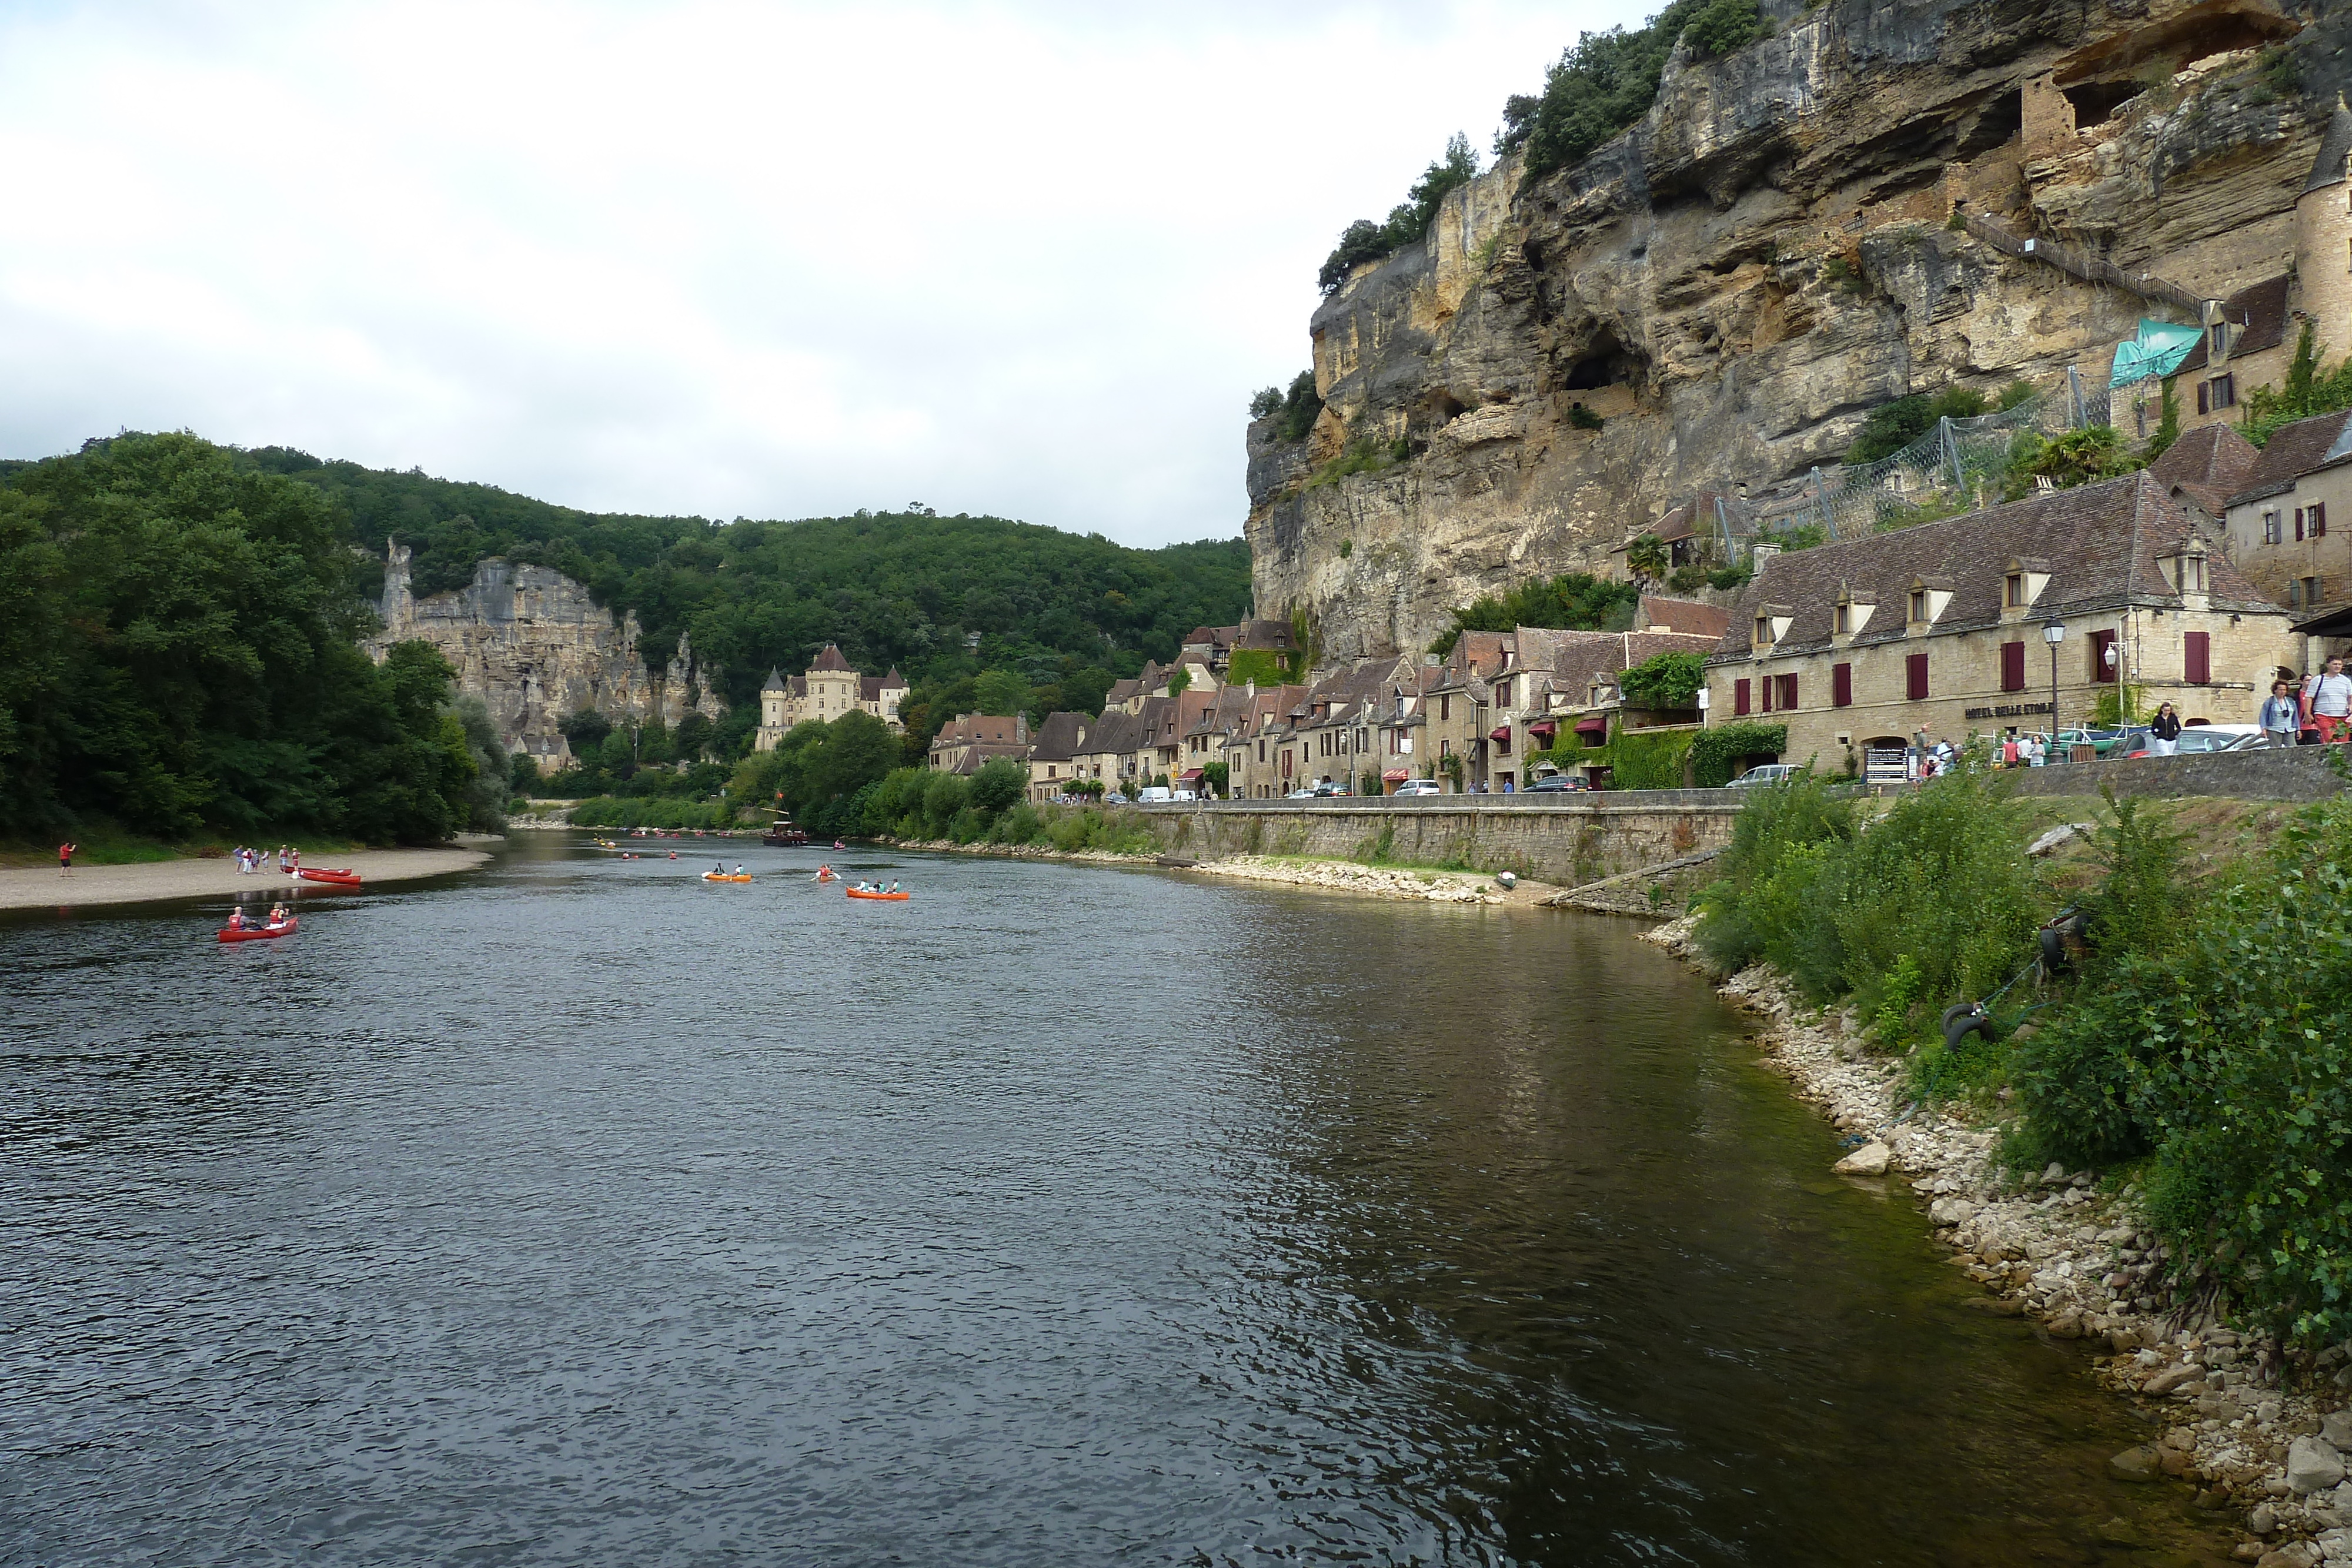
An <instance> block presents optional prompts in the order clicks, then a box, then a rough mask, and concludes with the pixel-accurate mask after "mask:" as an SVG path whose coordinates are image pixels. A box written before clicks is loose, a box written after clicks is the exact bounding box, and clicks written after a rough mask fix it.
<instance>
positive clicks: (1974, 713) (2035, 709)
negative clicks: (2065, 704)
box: [1960, 703, 2050, 718]
mask: <svg viewBox="0 0 2352 1568" xmlns="http://www.w3.org/2000/svg"><path fill="white" fill-rule="evenodd" d="M2049 711H2050V705H2049V704H2048V703H2010V704H2007V705H2005V706H2000V707H1972V708H1969V710H1968V711H1967V712H1965V713H1963V714H1962V715H1960V716H1961V717H1962V718H2024V717H2026V716H2029V715H2032V714H2037V713H2048V712H2049Z"/></svg>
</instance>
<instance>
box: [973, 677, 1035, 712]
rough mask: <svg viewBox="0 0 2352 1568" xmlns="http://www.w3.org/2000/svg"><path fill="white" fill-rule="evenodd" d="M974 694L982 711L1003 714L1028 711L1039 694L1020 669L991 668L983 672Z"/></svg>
mask: <svg viewBox="0 0 2352 1568" xmlns="http://www.w3.org/2000/svg"><path fill="white" fill-rule="evenodd" d="M972 695H973V696H974V698H975V700H977V701H978V702H979V704H980V711H981V712H982V713H986V714H996V715H999V716H1003V715H1007V714H1016V713H1026V712H1027V711H1028V710H1029V706H1030V705H1031V704H1032V703H1033V702H1034V701H1035V700H1036V695H1037V694H1036V691H1035V689H1034V687H1032V686H1031V685H1030V684H1029V680H1028V677H1027V676H1025V675H1024V674H1021V672H1020V671H1018V670H989V671H986V672H984V673H982V675H981V677H980V679H979V681H978V682H977V684H976V685H975V686H974V689H973V694H972Z"/></svg>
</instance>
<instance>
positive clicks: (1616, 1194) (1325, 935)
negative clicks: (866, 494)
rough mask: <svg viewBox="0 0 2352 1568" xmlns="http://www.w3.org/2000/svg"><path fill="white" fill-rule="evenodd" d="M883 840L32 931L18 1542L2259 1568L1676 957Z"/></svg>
mask: <svg viewBox="0 0 2352 1568" xmlns="http://www.w3.org/2000/svg"><path fill="white" fill-rule="evenodd" d="M841 858H843V859H845V860H846V861H847V862H849V863H851V864H852V865H856V866H863V867H869V868H878V867H883V866H886V865H887V867H888V868H889V869H888V871H887V874H888V875H891V876H895V877H900V878H903V879H905V880H906V881H907V882H908V883H909V885H911V886H912V887H913V888H914V890H915V892H916V895H917V896H916V897H915V899H914V900H913V901H911V902H909V903H907V904H856V903H852V902H850V901H848V900H845V899H844V898H843V897H841V896H840V894H838V892H837V891H835V890H833V889H825V888H818V887H816V886H814V885H812V884H810V883H808V882H806V881H805V880H803V877H804V875H805V873H806V871H807V869H808V868H809V867H810V866H811V865H812V864H813V863H814V856H812V855H810V854H809V853H807V852H787V851H770V850H760V849H757V848H744V849H740V850H737V849H730V853H729V859H730V864H731V862H733V861H734V860H736V859H741V860H744V861H746V862H749V863H750V865H751V869H752V870H753V871H754V872H756V873H761V879H760V880H759V881H757V882H754V883H751V884H749V885H713V884H706V883H702V882H700V881H699V880H698V879H697V878H695V877H694V875H693V873H695V872H697V871H698V870H700V869H702V867H703V866H704V865H705V864H707V863H708V862H706V861H702V860H697V859H693V858H689V859H688V860H686V861H682V862H676V863H673V862H669V861H667V860H659V861H623V860H620V859H617V858H616V857H614V856H613V855H611V854H609V853H603V852H597V851H595V850H593V848H591V847H590V846H587V845H585V844H580V843H571V842H566V841H559V840H558V839H557V838H556V837H555V836H553V835H546V834H541V835H532V836H530V837H529V838H528V839H527V840H526V841H524V842H523V843H521V844H520V846H519V847H517V848H515V849H513V850H511V851H509V852H507V853H505V854H503V855H501V856H499V858H498V859H496V860H495V861H493V862H491V864H490V865H489V866H488V867H486V868H485V869H484V870H482V871H480V872H478V873H470V874H467V875H463V876H458V877H454V878H451V879H448V880H446V881H444V882H441V883H423V884H417V885H415V886H414V887H405V888H402V889H400V890H398V891H392V892H386V893H384V894H367V895H365V896H363V897H361V898H356V899H354V898H325V899H318V900H308V899H306V900H305V901H304V904H303V908H304V918H303V923H302V929H301V930H300V931H299V933H298V934H297V935H296V936H293V937H291V938H289V939H287V940H283V941H280V942H276V943H247V944H243V945H241V946H218V945H216V944H215V943H214V942H213V941H212V940H211V930H212V928H213V927H214V926H215V925H218V924H219V923H220V921H221V920H222V918H223V917H224V915H225V913H226V908H227V904H226V901H225V900H215V901H213V902H211V903H209V904H179V905H163V906H148V907H143V908H138V909H132V910H114V911H96V912H90V913H88V914H84V915H78V916H73V917H69V918H68V917H57V916H47V917H42V916H28V917H18V918H12V919H7V920H5V921H0V990H5V1000H6V1009H5V1018H6V1021H5V1033H0V1052H4V1053H5V1054H0V1072H5V1094H0V1151H5V1158H0V1461H4V1462H0V1524H5V1528H0V1562H5V1563H11V1564H14V1563H26V1564H32V1563H38V1564H43V1565H45V1568H47V1565H60V1564H70V1563H154V1564H173V1565H184V1564H193V1563H294V1562H300V1563H310V1564H346V1563H349V1564H359V1563H371V1564H373V1563H461V1562H462V1563H517V1564H524V1563H529V1564H538V1563H592V1564H614V1565H619V1564H628V1565H638V1564H651V1563H664V1564H669V1563H693V1564H702V1563H812V1564H815V1563H823V1564H868V1563H872V1564H881V1563H914V1564H929V1563H940V1564H957V1565H993V1564H1004V1565H1029V1564H1037V1565H1045V1564H1065V1563H1066V1564H1095V1563H1196V1564H1223V1563H1261V1562H1275V1561H1291V1562H1334V1563H1336V1562H1347V1563H1476V1564H1489V1563H1540V1564H1578V1565H1582V1564H1609V1563H1790V1564H1796V1563H1805V1564H1832V1563H1834V1564H1843V1563H1892V1564H1909V1563H1919V1564H1937V1565H1943V1568H1956V1565H1957V1568H1973V1565H1979V1564H1982V1565H1990V1564H2008V1563H2085V1564H2089V1563H2107V1564H2117V1563H2128V1564H2150V1565H2153V1564H2158V1563H2164V1564H2171V1563H2205V1562H2211V1561H2218V1560H2221V1554H2222V1553H2223V1552H2225V1551H2226V1547H2227V1543H2228V1542H2227V1538H2225V1537H2223V1536H2221V1535H2220V1534H2218V1533H2217V1532H2215V1531H2213V1530H2212V1529H2210V1526H2209V1524H2208V1523H2207V1521H2205V1519H2204V1516H2200V1515H2195V1514H2192V1513H2191V1512H2190V1511H2189V1510H2188V1508H2187V1494H2186V1492H2185V1491H2184V1490H2181V1489H2179V1488H2177V1487H2169V1486H2168V1487H2161V1488H2137V1489H2135V1488H2131V1487H2127V1486H2125V1485H2123V1484H2121V1483H2118V1482H2115V1481H2111V1480H2109V1479H2107V1478H2106V1476H2105V1473H2104V1463H2105V1458H2106V1457H2107V1456H2108V1455H2109V1454H2111V1453H2113V1452H2115V1451H2116V1449H2118V1448H2123V1447H2126V1446H2128V1445H2130V1444H2132V1443H2135V1442H2137V1441H2141V1440H2143V1439H2144V1437H2145V1436H2146V1430H2145V1429H2144V1428H2141V1427H2138V1425H2137V1422H2136V1421H2135V1419H2134V1418H2133V1417H2132V1416H2131V1415H2130V1414H2129V1412H2128V1411H2126V1409H2125V1408H2124V1407H2123V1406H2121V1405H2119V1404H2117V1403H2116V1402H2114V1401H2112V1400H2110V1399H2107V1398H2106V1397H2105V1396H2101V1395H2100V1394H2098V1393H2097V1392H2096V1391H2095V1389H2094V1388H2093V1387H2092V1386H2091V1385H2090V1383H2089V1380H2088V1378H2087V1376H2086V1364H2085V1362H2084V1358H2083V1356H2082V1354H2080V1352H2079V1350H2078V1349H2077V1348H2075V1347H2072V1346H2065V1345H2053V1344H2051V1343H2047V1342H2044V1341H2041V1340H2037V1339H2036V1338H2035V1336H2034V1334H2033V1333H2032V1331H2031V1330H2030V1329H2029V1328H2028V1327H2026V1326H2025V1325H2022V1324H2021V1323H2019V1322H2014V1321H2008V1320H1999V1319H1993V1318H1990V1317H1988V1316H1985V1315H1983V1314H1981V1313H1979V1312H1972V1311H1970V1310H1969V1301H1970V1300H1971V1299H1972V1297H1973V1295H1974V1291H1973V1288H1972V1287H1969V1286H1968V1285H1967V1284H1966V1282H1965V1281H1961V1280H1959V1279H1958V1277H1957V1270H1953V1269H1951V1268H1950V1267H1948V1265H1947V1264H1945V1263H1944V1262H1943V1261H1942V1260H1941V1259H1940V1258H1939V1256H1938V1255H1937V1249H1935V1248H1934V1246H1933V1244H1932V1242H1931V1240H1930V1239H1929V1238H1928V1237H1927V1232H1926V1228H1925V1225H1924V1222H1923V1221H1922V1219H1921V1218H1919V1217H1918V1215H1917V1213H1916V1210H1915V1209H1914V1207H1912V1206H1911V1204H1910V1203H1909V1202H1908V1201H1907V1200H1906V1199H1904V1198H1899V1197H1895V1196H1894V1195H1892V1194H1891V1193H1889V1192H1887V1191H1885V1190H1884V1189H1881V1188H1878V1187H1875V1186H1873V1185H1872V1184H1867V1183H1856V1182H1849V1181H1845V1180H1843V1179H1840V1178H1837V1177H1834V1176H1832V1175H1830V1173H1829V1166H1830V1165H1831V1163H1832V1161H1833V1160H1834V1158H1835V1157H1836V1155H1837V1149H1836V1146H1835V1142H1834V1139H1833V1136H1832V1133H1831V1131H1830V1130H1829V1129H1828V1128H1827V1127H1826V1126H1825V1125H1824V1124H1822V1123H1821V1122H1820V1121H1819V1120H1818V1119H1816V1118H1815V1117H1814V1116H1813V1115H1812V1114H1811V1113H1810V1112H1809V1111H1807V1110H1806V1109H1805V1108H1804V1107H1802V1106H1801V1105H1800V1104H1798V1103H1795V1102H1794V1101H1793V1100H1792V1099H1791V1098H1790V1096H1789V1095H1788V1093H1787V1091H1786V1089H1785V1087H1784V1086H1783V1085H1781V1084H1780V1082H1778V1081H1777V1080H1774V1079H1772V1078H1770V1077H1769V1076H1767V1075H1765V1074H1764V1073H1762V1072H1761V1071H1759V1070H1758V1069H1757V1068H1756V1067H1755V1066H1754V1065H1753V1062H1752V1060H1751V1057H1750V1054H1749V1053H1748V1051H1746V1050H1744V1049H1743V1048H1742V1046H1741V1044H1740V1034H1741V1024H1740V1020H1739V1019H1738V1018H1737V1017H1736V1016H1734V1015H1732V1014H1730V1013H1728V1012H1727V1011H1726V1010H1725V1009H1722V1008H1721V1006H1720V1005H1719V1004H1718V1003H1717V1000H1716V998H1714V997H1713V995H1712V994H1711V993H1710V992H1709V990H1708V989H1707V988H1706V986H1705V985H1704V984H1703V983H1702V982H1701V981H1700V980H1699V979H1697V978H1696V977H1694V976H1693V975H1691V974H1690V973H1689V972H1687V971H1686V970H1685V969H1684V968H1682V967H1679V966H1677V965H1676V964H1675V963H1674V962H1672V961H1671V960H1670V959H1668V958H1666V957H1665V956H1663V955H1661V954H1659V953H1658V952H1656V951H1655V950H1654V949H1653V948H1650V947H1649V946H1646V945H1644V944H1642V943H1640V942H1638V941H1636V940H1635V932H1636V930H1637V927H1635V926H1634V925H1631V924H1628V923H1623V922H1618V921H1612V920H1610V919H1608V918H1605V917H1595V916H1582V915H1555V914H1552V913H1550V912H1544V911H1501V910H1492V909H1486V910H1481V909H1468V910H1465V909H1460V908H1454V907H1423V906H1419V905H1411V904H1392V903H1385V902H1374V901H1370V900H1354V899H1349V898H1346V897H1342V896H1335V895H1328V894H1310V893H1303V892H1297V891H1292V890H1287V889H1269V888H1266V887H1263V886H1255V885H1233V884H1221V883H1214V882H1212V881H1209V880H1206V879H1203V878H1199V877H1193V876H1185V875H1171V874H1166V873H1149V872H1128V871H1120V870H1113V869H1103V868H1097V867H1075V866H1067V865H1060V864H1053V863H1039V862H1016V861H998V860H975V859H950V858H931V857H921V856H914V855H900V856H895V857H886V856H884V855H881V854H877V853H870V852H869V853H864V854H860V853H858V852H852V853H851V854H849V855H847V856H845V857H841ZM787 873H790V874H787Z"/></svg>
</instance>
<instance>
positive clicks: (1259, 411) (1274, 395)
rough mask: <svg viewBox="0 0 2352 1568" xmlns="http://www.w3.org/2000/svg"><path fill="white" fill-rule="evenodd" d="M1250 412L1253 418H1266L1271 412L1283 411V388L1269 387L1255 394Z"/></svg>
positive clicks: (1250, 405)
mask: <svg viewBox="0 0 2352 1568" xmlns="http://www.w3.org/2000/svg"><path fill="white" fill-rule="evenodd" d="M1249 412H1250V418H1251V419H1253V420H1260V419H1264V418H1265V416H1266V415H1268V414H1270V413H1281V412H1282V389H1281V388H1280V387H1267V388H1266V389H1265V391H1263V392H1258V393H1257V394H1256V395H1255V396H1254V397H1252V398H1251V399H1250V404H1249Z"/></svg>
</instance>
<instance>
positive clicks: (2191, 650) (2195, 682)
mask: <svg viewBox="0 0 2352 1568" xmlns="http://www.w3.org/2000/svg"><path fill="white" fill-rule="evenodd" d="M2180 652H2181V655H2182V663H2184V664H2187V665H2188V670H2187V674H2188V677H2189V685H2192V686H2202V685H2211V684H2212V681H2213V634H2212V633H2211V632H2182V633H2181V637H2180Z"/></svg>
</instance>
